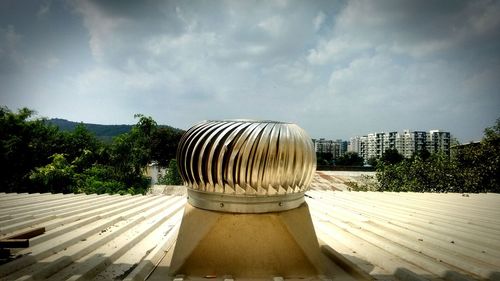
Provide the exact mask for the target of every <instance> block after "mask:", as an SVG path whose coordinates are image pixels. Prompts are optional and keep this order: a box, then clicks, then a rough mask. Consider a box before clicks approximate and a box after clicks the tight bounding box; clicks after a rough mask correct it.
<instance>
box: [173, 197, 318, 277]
mask: <svg viewBox="0 0 500 281" xmlns="http://www.w3.org/2000/svg"><path fill="white" fill-rule="evenodd" d="M169 275H170V278H172V277H173V276H186V277H187V276H189V278H190V279H191V278H195V279H196V278H204V277H222V276H231V277H232V278H235V279H236V278H237V279H254V278H259V279H260V278H266V279H267V278H270V277H273V276H274V277H275V276H279V277H283V278H294V279H295V278H308V279H310V278H313V279H316V278H317V277H318V276H326V275H328V273H327V272H326V271H325V265H324V261H323V258H322V255H321V252H320V247H319V244H318V240H317V237H316V233H315V232H314V227H313V224H312V221H311V216H310V213H309V208H308V206H307V203H303V204H302V205H301V206H300V207H298V208H295V209H292V210H288V211H283V212H274V213H263V214H236V213H223V212H215V211H208V210H203V209H198V208H195V207H193V206H191V205H190V204H189V203H188V204H186V208H185V211H184V217H183V220H182V223H181V226H180V229H179V235H178V238H177V242H176V245H175V249H174V252H173V256H172V259H171V263H170V268H169ZM315 277H316V278H315ZM321 279H324V278H321Z"/></svg>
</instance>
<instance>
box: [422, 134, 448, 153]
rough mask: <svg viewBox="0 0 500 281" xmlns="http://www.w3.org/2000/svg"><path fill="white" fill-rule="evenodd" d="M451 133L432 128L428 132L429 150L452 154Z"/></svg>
mask: <svg viewBox="0 0 500 281" xmlns="http://www.w3.org/2000/svg"><path fill="white" fill-rule="evenodd" d="M450 146H451V134H450V133H449V132H441V131H439V130H430V131H429V133H428V134H427V150H428V151H429V152H430V153H436V152H443V153H444V154H446V155H448V156H450Z"/></svg>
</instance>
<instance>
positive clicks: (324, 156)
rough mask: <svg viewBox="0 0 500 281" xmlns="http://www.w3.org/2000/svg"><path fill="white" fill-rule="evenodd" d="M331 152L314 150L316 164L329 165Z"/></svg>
mask: <svg viewBox="0 0 500 281" xmlns="http://www.w3.org/2000/svg"><path fill="white" fill-rule="evenodd" d="M332 162H333V154H332V153H331V152H316V163H318V165H331V164H332Z"/></svg>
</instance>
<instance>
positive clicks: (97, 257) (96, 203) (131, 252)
mask: <svg viewBox="0 0 500 281" xmlns="http://www.w3.org/2000/svg"><path fill="white" fill-rule="evenodd" d="M185 202H186V200H185V198H184V197H181V196H164V195H160V196H130V195H126V196H120V195H81V194H78V195H75V194H67V195H62V194H0V239H2V238H5V237H10V236H12V235H15V234H16V233H20V232H24V231H27V230H30V229H34V228H38V227H44V228H45V230H46V232H45V233H44V234H42V235H40V236H37V237H34V238H31V239H30V247H29V248H26V249H19V250H18V251H17V252H16V250H15V249H14V250H13V251H14V254H15V255H17V258H16V259H14V260H12V261H10V262H8V263H5V264H3V265H1V266H0V278H1V280H44V279H50V280H81V279H94V280H114V279H123V278H125V277H126V276H131V274H132V275H133V274H137V275H141V274H142V275H144V274H147V273H148V270H149V271H151V270H153V269H154V265H155V263H156V262H157V261H158V259H159V258H161V257H162V254H164V251H165V250H168V247H169V245H170V246H171V245H172V244H173V242H175V238H176V231H175V229H176V225H178V224H179V221H180V219H181V217H182V211H183V207H184V204H185ZM131 277H133V276H131Z"/></svg>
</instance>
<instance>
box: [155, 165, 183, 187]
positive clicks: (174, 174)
mask: <svg viewBox="0 0 500 281" xmlns="http://www.w3.org/2000/svg"><path fill="white" fill-rule="evenodd" d="M158 184H165V185H182V178H181V175H180V174H179V169H178V167H177V160H175V159H171V160H170V161H169V163H168V168H167V172H166V173H165V176H163V177H160V178H159V179H158Z"/></svg>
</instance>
